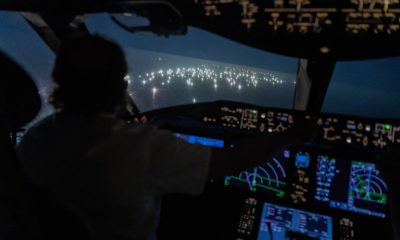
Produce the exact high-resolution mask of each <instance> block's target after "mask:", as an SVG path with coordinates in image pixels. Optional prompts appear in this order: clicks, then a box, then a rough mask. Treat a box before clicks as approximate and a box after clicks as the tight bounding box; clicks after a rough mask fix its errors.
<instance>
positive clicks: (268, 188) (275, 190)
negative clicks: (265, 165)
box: [225, 176, 285, 197]
mask: <svg viewBox="0 0 400 240" xmlns="http://www.w3.org/2000/svg"><path fill="white" fill-rule="evenodd" d="M229 178H232V179H235V180H238V181H240V182H243V183H247V181H246V180H243V179H241V178H238V177H235V176H229ZM271 181H272V180H271ZM275 182H277V181H275ZM278 183H279V182H278ZM225 185H229V180H225ZM282 185H285V184H284V183H283V184H282ZM257 186H258V187H261V188H264V189H267V190H271V191H274V192H276V193H277V196H278V197H283V196H284V195H285V192H284V191H282V190H279V189H276V188H273V187H269V186H265V185H261V184H258V183H257V184H256V185H255V187H254V188H252V189H250V190H252V191H255V189H256V187H257Z"/></svg>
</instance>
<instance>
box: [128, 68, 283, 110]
mask: <svg viewBox="0 0 400 240" xmlns="http://www.w3.org/2000/svg"><path fill="white" fill-rule="evenodd" d="M126 81H127V82H128V83H131V82H132V79H131V77H130V76H127V77H126ZM134 81H135V83H136V84H137V83H138V84H139V85H141V86H143V87H145V86H149V87H150V89H151V93H152V95H153V97H154V96H155V95H156V94H157V93H158V91H159V90H160V88H166V87H168V86H170V85H171V84H172V83H174V82H179V83H185V84H186V86H187V87H188V88H194V87H195V86H196V85H198V84H200V83H202V84H204V83H206V84H208V83H209V84H211V87H212V88H213V89H214V90H215V91H217V90H218V88H220V87H222V86H224V83H225V86H227V87H230V88H234V89H237V91H242V90H243V89H245V88H258V87H259V86H260V85H272V86H274V85H283V84H285V81H284V80H282V79H281V78H280V77H279V75H277V74H274V73H268V72H263V71H256V70H249V69H245V68H241V67H220V66H216V65H214V66H213V65H201V66H200V67H176V68H175V69H172V68H168V69H159V70H158V71H152V72H147V73H144V74H140V75H138V76H136V77H134ZM193 102H194V103H195V102H196V99H193Z"/></svg>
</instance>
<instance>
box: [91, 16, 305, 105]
mask: <svg viewBox="0 0 400 240" xmlns="http://www.w3.org/2000/svg"><path fill="white" fill-rule="evenodd" d="M86 23H87V26H88V28H89V30H90V31H91V32H92V33H99V34H101V35H105V36H107V37H110V38H111V39H113V40H114V41H116V42H118V43H119V44H120V45H121V46H122V47H123V48H124V51H125V53H126V54H127V60H128V63H129V67H130V82H131V83H130V85H129V86H130V87H129V91H130V94H131V96H132V97H133V99H134V101H135V102H136V104H137V106H138V107H139V109H140V110H141V111H148V110H152V109H158V108H163V107H169V106H175V105H181V104H188V103H197V102H206V101H215V100H232V101H241V102H246V103H252V104H257V105H264V106H272V107H282V108H291V107H292V100H293V93H294V86H295V84H294V81H295V78H296V77H295V75H296V70H297V59H294V58H289V57H283V56H279V55H275V54H271V53H267V52H264V51H261V50H257V49H254V48H250V47H247V46H245V45H242V44H239V43H236V42H233V41H230V40H227V39H225V38H222V37H219V36H217V35H215V34H211V33H208V32H206V31H203V30H199V29H195V28H189V30H188V34H186V35H184V36H171V37H169V38H165V37H157V36H151V35H149V34H147V35H143V34H132V33H127V32H125V31H123V30H122V29H120V28H119V27H118V26H117V25H115V24H114V23H112V21H111V20H110V16H109V15H107V14H96V15H91V16H90V17H89V18H87V22H86Z"/></svg>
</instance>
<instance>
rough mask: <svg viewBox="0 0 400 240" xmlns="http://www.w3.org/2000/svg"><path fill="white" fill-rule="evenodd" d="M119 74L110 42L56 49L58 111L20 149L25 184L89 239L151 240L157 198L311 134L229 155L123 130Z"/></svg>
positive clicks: (194, 189) (90, 39)
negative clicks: (75, 212)
mask: <svg viewBox="0 0 400 240" xmlns="http://www.w3.org/2000/svg"><path fill="white" fill-rule="evenodd" d="M127 72H128V68H127V63H126V60H125V57H124V54H123V52H122V50H121V49H120V47H119V46H117V45H116V44H115V43H113V42H111V41H109V40H106V39H104V38H102V37H98V36H81V37H78V38H75V39H72V40H70V41H67V42H64V43H63V44H62V46H61V48H60V50H59V52H58V55H57V59H56V62H55V66H54V71H53V80H54V83H55V88H54V92H53V94H52V97H51V103H52V104H53V105H54V107H55V110H56V111H55V113H54V114H52V115H51V116H49V117H47V118H45V119H44V120H42V121H40V122H39V123H37V124H36V125H35V126H33V127H32V128H31V129H30V130H29V131H28V132H27V133H26V135H25V137H24V138H23V140H22V142H21V143H20V145H19V149H18V151H19V155H20V159H21V162H22V165H23V167H24V169H25V172H26V173H27V175H28V177H29V180H30V181H31V182H32V183H33V184H34V185H35V186H37V187H39V188H41V189H44V190H47V191H49V192H51V194H52V195H53V196H54V198H55V199H57V200H58V201H60V202H62V203H63V204H67V205H69V206H73V207H74V208H77V209H79V211H80V212H81V213H82V215H84V216H86V217H87V218H88V219H89V222H90V226H91V227H92V229H93V230H94V232H95V234H96V236H95V237H96V239H131V240H139V239H140V240H145V239H146V240H147V239H156V236H155V235H156V234H155V233H156V228H157V223H158V218H159V213H160V201H161V196H162V194H164V193H183V194H191V195H196V194H200V193H201V192H202V191H203V188H204V186H205V184H206V183H207V180H208V179H209V178H218V177H222V176H224V175H225V174H235V173H238V172H240V171H241V170H244V169H246V168H248V167H252V166H255V165H256V164H259V163H261V162H263V161H265V160H266V159H268V157H272V155H274V154H275V153H277V152H279V151H281V150H283V149H284V148H286V147H287V146H288V145H290V144H293V143H298V142H302V141H305V140H307V139H308V138H309V137H310V135H311V134H310V131H309V130H310V128H307V127H304V126H300V127H295V128H293V130H292V131H289V132H288V133H287V134H286V135H284V136H283V135H282V136H280V135H277V136H274V138H273V139H270V138H268V137H263V138H258V139H252V140H246V141H244V142H243V143H242V144H240V145H239V146H237V147H236V148H234V149H209V148H206V147H203V146H200V145H191V144H188V143H187V142H185V141H184V140H180V139H177V138H176V137H174V136H173V134H171V133H170V132H168V131H165V130H158V129H156V128H154V127H151V126H148V125H143V124H139V123H132V124H127V123H126V122H124V121H123V120H120V119H118V118H117V116H118V112H119V111H120V110H121V109H122V108H124V106H125V94H126V89H127V83H126V82H125V80H124V77H125V76H126V74H127ZM241 156H246V159H243V157H241Z"/></svg>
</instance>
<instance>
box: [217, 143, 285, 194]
mask: <svg viewBox="0 0 400 240" xmlns="http://www.w3.org/2000/svg"><path fill="white" fill-rule="evenodd" d="M289 158H290V151H284V152H283V153H282V154H280V155H278V156H276V157H274V158H273V159H271V160H270V161H266V162H265V163H264V164H262V165H260V166H258V167H256V168H253V169H250V170H247V171H243V172H241V173H240V174H239V175H238V176H227V177H225V185H226V186H234V187H237V188H241V189H247V190H250V191H252V192H266V193H270V194H274V195H275V196H277V197H284V196H285V188H286V169H287V165H288V160H289Z"/></svg>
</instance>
